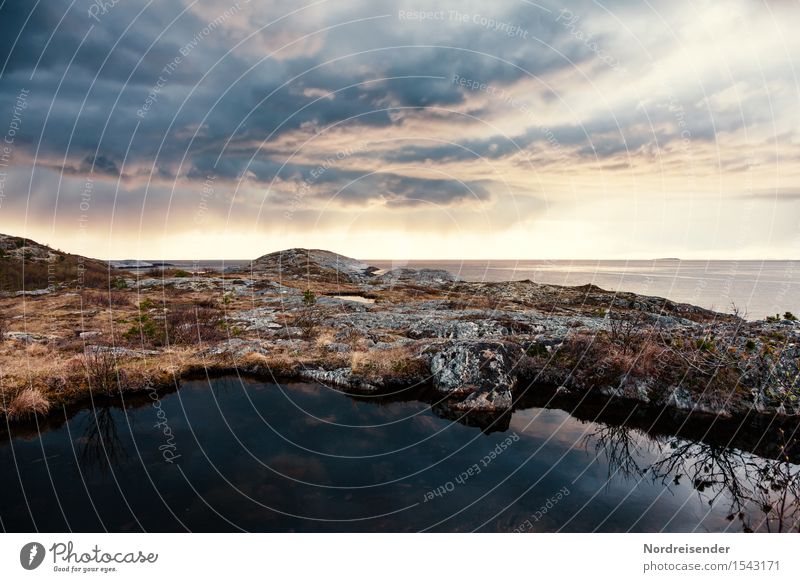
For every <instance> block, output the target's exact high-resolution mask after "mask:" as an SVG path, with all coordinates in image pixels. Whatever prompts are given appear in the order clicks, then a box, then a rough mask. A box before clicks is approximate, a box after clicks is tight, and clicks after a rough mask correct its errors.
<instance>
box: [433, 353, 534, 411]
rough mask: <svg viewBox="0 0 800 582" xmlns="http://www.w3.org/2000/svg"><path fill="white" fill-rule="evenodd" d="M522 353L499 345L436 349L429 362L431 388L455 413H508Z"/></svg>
mask: <svg viewBox="0 0 800 582" xmlns="http://www.w3.org/2000/svg"><path fill="white" fill-rule="evenodd" d="M521 356H522V349H521V348H520V347H519V346H517V345H515V344H510V343H505V342H500V341H494V342H492V341H456V342H450V343H448V344H445V345H444V346H437V347H436V348H435V353H434V355H433V357H432V358H431V361H430V368H431V375H432V378H433V385H434V387H435V388H436V390H437V391H439V392H440V393H442V394H444V395H447V396H448V397H450V402H449V405H450V406H451V407H452V408H454V409H457V410H469V411H485V412H503V411H506V410H509V409H510V408H511V405H512V401H513V390H514V387H515V386H516V383H517V377H516V374H515V373H514V367H515V365H516V363H517V362H518V361H519V359H520V358H521Z"/></svg>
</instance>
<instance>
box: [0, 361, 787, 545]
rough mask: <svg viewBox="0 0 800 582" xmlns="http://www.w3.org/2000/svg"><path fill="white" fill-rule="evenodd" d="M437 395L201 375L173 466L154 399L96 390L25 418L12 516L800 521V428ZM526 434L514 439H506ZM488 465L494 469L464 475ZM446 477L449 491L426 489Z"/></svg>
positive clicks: (548, 524)
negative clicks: (92, 397) (464, 407)
mask: <svg viewBox="0 0 800 582" xmlns="http://www.w3.org/2000/svg"><path fill="white" fill-rule="evenodd" d="M556 396H557V395H556ZM435 403H436V401H435V400H434V399H432V398H429V399H427V400H426V395H425V394H424V393H410V392H403V393H398V394H395V395H394V396H391V397H377V396H370V397H352V396H348V395H345V394H342V393H341V392H338V391H336V390H333V389H331V388H329V387H324V386H321V385H318V384H310V383H289V384H285V385H276V384H271V383H267V382H259V381H255V380H249V379H246V378H244V379H240V378H237V377H233V376H232V377H228V378H218V379H212V380H210V381H209V380H207V379H203V380H198V381H190V382H186V383H185V384H184V385H183V387H182V388H181V389H180V390H179V391H178V392H174V393H162V394H161V395H160V410H163V412H164V414H165V415H166V418H167V419H168V421H169V425H170V428H171V430H172V431H174V441H175V444H176V446H177V447H178V450H179V453H180V455H181V457H180V460H179V462H178V463H175V464H172V463H169V462H165V460H164V457H163V455H162V451H161V449H160V448H159V447H162V446H163V444H164V435H163V433H162V432H161V431H160V430H156V429H155V428H154V423H155V422H156V421H157V420H158V419H157V417H156V410H155V409H154V407H153V400H152V399H151V398H149V397H148V396H147V395H142V396H141V397H140V398H138V399H137V398H126V401H125V403H124V405H123V403H122V402H114V401H109V402H96V404H97V406H96V407H95V408H93V409H85V408H84V409H81V408H76V409H74V410H72V411H69V412H68V413H67V414H65V415H63V416H61V417H60V419H59V418H58V417H57V416H54V417H52V418H48V419H47V420H44V421H42V422H41V423H39V424H38V425H37V424H35V423H33V424H31V425H29V426H22V425H19V426H14V427H11V429H10V430H8V434H6V436H5V438H3V439H2V441H0V473H2V474H6V475H15V476H16V477H15V478H14V479H6V480H0V498H2V499H3V500H4V503H3V506H2V507H0V512H2V521H3V525H4V527H5V528H6V529H7V530H9V531H34V530H36V529H39V530H48V531H102V530H103V529H108V530H110V531H138V530H145V531H183V530H185V529H189V530H192V531H237V530H239V529H244V530H248V531H418V530H433V531H471V530H479V531H515V530H519V529H520V526H521V524H523V523H526V522H531V530H535V531H726V530H727V531H741V530H744V531H773V532H775V531H797V530H798V521H800V504H799V503H798V498H799V495H800V491H798V487H800V483H799V480H800V466H799V465H798V460H800V446H798V443H797V439H796V438H795V432H794V430H792V429H791V427H790V426H788V425H779V424H777V422H773V423H767V425H761V424H759V423H758V420H757V419H749V420H747V421H746V422H745V421H738V420H737V421H729V422H726V421H722V420H718V419H716V420H709V419H708V418H707V417H706V418H702V417H694V416H689V417H687V416H686V415H683V416H680V415H673V416H670V415H669V414H667V413H666V411H656V412H655V413H654V411H652V410H647V409H645V408H640V407H637V406H631V405H628V404H625V403H624V402H619V401H612V402H610V403H609V402H608V401H607V400H603V401H599V402H591V401H589V400H582V401H580V402H577V403H576V402H574V401H569V400H563V399H562V400H560V399H559V398H558V397H555V396H554V395H553V393H552V392H550V393H548V392H547V391H546V390H539V389H536V390H532V391H531V392H530V394H525V395H524V397H523V398H522V399H521V401H520V402H519V403H518V406H517V407H516V409H515V410H514V411H513V414H509V415H506V416H504V417H503V418H502V419H499V420H500V422H496V421H497V420H498V419H494V421H493V424H488V425H485V426H479V427H477V428H476V427H473V426H466V425H465V424H462V423H460V422H453V419H452V418H450V417H447V418H443V416H447V414H446V411H444V412H443V411H441V410H439V409H438V408H437V407H435V406H433V405H435ZM456 420H460V419H458V418H456ZM511 435H517V438H515V439H514V440H513V444H511V445H508V446H505V447H503V446H500V448H498V446H499V445H501V443H502V442H503V441H505V440H506V439H507V438H508V437H509V436H511ZM498 450H499V451H501V452H500V453H497V451H498ZM493 451H494V453H493ZM487 458H488V459H490V460H491V462H486V463H484V462H483V461H482V460H485V459H487ZM476 464H478V466H479V467H480V469H481V470H480V472H474V473H473V474H470V475H469V478H464V479H461V480H460V481H459V479H460V478H461V477H462V476H463V475H464V473H465V471H469V469H470V468H471V467H474V466H475V465H476ZM110 471H113V479H114V484H113V486H111V487H110V486H109V481H110V478H109V472H110ZM449 483H453V484H454V485H453V486H452V487H448V486H447V484H449ZM442 486H445V491H446V495H442V496H441V497H436V498H435V500H434V501H430V500H429V501H425V500H426V496H429V493H430V492H431V491H436V490H437V489H441V487H442ZM565 488H566V489H565ZM567 489H568V490H569V495H567V496H566V497H564V498H562V499H559V500H558V503H556V504H553V503H551V504H550V505H551V506H552V507H547V502H548V500H551V499H552V498H553V496H554V495H555V494H556V493H557V492H558V491H561V490H567ZM543 506H545V507H547V512H543V511H542V507H543ZM532 516H539V519H538V520H537V519H536V518H535V517H532Z"/></svg>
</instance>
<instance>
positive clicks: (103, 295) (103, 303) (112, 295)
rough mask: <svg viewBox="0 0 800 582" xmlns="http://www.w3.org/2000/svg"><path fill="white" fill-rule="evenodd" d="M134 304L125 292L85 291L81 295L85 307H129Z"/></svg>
mask: <svg viewBox="0 0 800 582" xmlns="http://www.w3.org/2000/svg"><path fill="white" fill-rule="evenodd" d="M132 304H133V302H132V301H131V298H130V295H129V294H127V293H125V292H124V291H116V290H111V291H83V292H82V293H81V305H82V306H83V307H127V306H129V305H132Z"/></svg>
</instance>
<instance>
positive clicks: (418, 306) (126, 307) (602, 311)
mask: <svg viewBox="0 0 800 582" xmlns="http://www.w3.org/2000/svg"><path fill="white" fill-rule="evenodd" d="M108 281H109V282H112V283H113V285H111V286H110V287H111V288H108V286H107V287H106V288H105V289H102V290H89V289H86V288H78V287H76V285H75V282H74V281H63V282H62V283H61V284H60V285H56V286H51V287H50V288H48V289H46V290H44V291H40V292H39V293H36V294H29V293H25V294H22V295H18V294H16V293H8V294H6V296H5V297H3V298H2V299H0V309H2V313H3V314H4V315H3V317H2V320H0V336H1V337H2V342H0V365H2V376H3V377H2V383H1V384H0V390H1V391H2V400H0V407H1V410H2V414H3V415H5V416H7V417H8V418H9V419H10V420H12V421H15V420H21V419H26V418H30V417H31V415H36V414H39V415H46V414H48V413H52V412H54V411H55V410H57V409H58V408H59V407H60V405H62V404H68V403H74V402H76V401H80V400H81V399H85V398H88V396H89V395H90V394H103V395H107V396H114V395H119V394H120V393H122V394H125V393H133V392H137V391H142V390H146V389H152V388H153V387H154V386H156V387H158V386H168V385H169V386H175V385H177V384H179V383H180V380H181V378H183V377H185V376H186V375H188V374H195V373H198V372H202V373H222V372H230V371H232V370H236V371H239V372H243V373H248V374H256V375H259V376H262V377H267V378H274V379H276V380H280V379H288V378H303V379H308V380H313V381H316V382H321V383H323V384H326V385H329V386H331V387H335V388H336V389H339V390H343V391H348V392H353V393H358V394H376V395H377V394H381V395H391V394H397V393H402V392H404V391H413V390H419V389H422V388H424V389H425V391H426V393H427V394H429V396H428V398H429V399H430V401H431V404H432V405H433V407H434V410H436V411H437V412H438V413H439V414H441V415H444V416H447V417H448V418H453V419H454V420H458V421H461V422H465V423H471V424H478V425H480V426H484V427H490V426H492V425H493V423H497V422H499V420H498V419H501V418H502V417H503V416H504V415H507V414H508V413H509V412H510V411H511V410H513V408H514V407H515V403H516V402H517V401H518V400H519V398H520V397H521V396H522V395H523V394H525V393H528V394H529V393H530V392H531V391H536V390H537V389H542V390H545V388H544V387H547V389H548V390H550V391H551V392H552V393H554V394H556V395H558V397H559V398H562V399H563V398H575V399H580V398H583V397H585V396H591V397H593V398H595V397H603V398H607V399H609V401H611V400H613V399H621V400H625V401H626V402H629V403H630V402H634V403H638V404H641V405H643V406H647V407H653V408H654V409H656V408H661V409H673V410H680V411H683V412H691V413H693V414H695V413H697V414H708V415H715V416H718V417H723V418H732V417H738V416H743V415H749V414H757V415H765V416H770V415H771V416H774V415H778V416H780V417H782V418H789V417H796V416H798V414H800V403H798V395H800V386H798V358H800V342H799V341H798V340H800V325H798V322H797V321H796V320H795V319H794V317H793V316H792V314H790V313H787V314H785V316H783V317H778V318H773V319H772V320H770V321H757V322H748V321H745V320H744V319H742V318H740V317H738V316H736V315H730V314H721V313H716V312H712V311H708V310H705V309H702V308H699V307H695V306H691V305H686V304H678V303H674V302H671V301H668V300H665V299H662V298H658V297H645V296H640V295H634V294H627V293H622V294H620V293H611V292H607V291H604V290H602V289H599V288H597V287H594V286H582V287H559V286H553V285H539V284H535V283H532V282H529V281H520V282H509V283H469V282H464V281H459V280H457V278H456V277H454V276H452V275H451V274H449V273H447V272H444V271H436V270H424V269H423V270H413V269H407V268H404V269H398V270H395V271H388V272H383V271H380V270H378V269H376V268H374V267H371V266H369V265H367V264H364V263H362V262H359V261H355V260H353V259H349V258H347V257H343V256H341V255H336V254H334V253H330V252H327V251H317V250H306V249H291V250H288V251H283V252H280V253H273V254H270V255H265V256H264V257H261V258H259V259H257V260H255V261H253V262H252V264H251V265H250V266H249V267H248V268H244V269H242V270H240V271H239V272H224V273H186V272H175V271H174V270H171V269H169V268H167V267H162V268H160V269H154V270H151V271H147V272H144V271H142V270H138V271H137V270H124V271H119V272H114V273H112V274H110V275H109V278H108ZM540 387H542V388H540Z"/></svg>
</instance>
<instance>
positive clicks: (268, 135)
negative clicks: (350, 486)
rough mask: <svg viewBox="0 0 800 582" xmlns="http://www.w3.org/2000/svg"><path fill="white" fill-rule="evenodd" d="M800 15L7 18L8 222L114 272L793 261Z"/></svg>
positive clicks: (152, 6) (356, 10) (668, 10)
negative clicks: (337, 258) (276, 260)
mask: <svg viewBox="0 0 800 582" xmlns="http://www.w3.org/2000/svg"><path fill="white" fill-rule="evenodd" d="M798 15H800V11H799V10H798V9H797V8H796V7H795V6H794V5H791V4H789V3H778V2H773V3H761V2H750V1H741V0H740V1H738V2H733V3H726V5H725V6H724V7H720V6H718V5H717V4H715V3H712V2H700V3H698V2H691V3H689V2H686V3H683V2H678V3H673V4H670V5H669V6H664V7H660V8H658V11H656V9H655V8H654V7H649V6H647V5H640V4H639V3H631V2H626V1H621V0H620V1H615V2H610V3H605V4H596V3H594V2H588V1H587V2H578V3H569V6H568V8H567V7H563V6H561V5H559V4H553V3H542V4H539V3H533V2H528V1H523V0H519V1H516V0H507V1H503V2H498V3H492V4H490V5H487V4H486V3H482V2H455V1H453V2H433V3H424V2H404V1H402V0H395V1H391V2H387V1H379V2H375V1H366V0H364V1H362V2H347V3H336V2H333V1H320V0H318V1H316V2H310V3H308V4H306V5H298V4H296V3H291V2H269V3H262V2H257V1H256V0H253V1H251V2H248V1H246V0H239V1H238V2H225V1H209V0H197V1H190V0H183V1H181V0H163V1H159V2H149V3H147V4H143V3H133V2H125V1H123V0H119V1H117V2H105V3H103V2H94V1H92V2H90V1H89V0H76V1H75V2H72V1H71V0H70V1H68V0H49V1H48V2H39V3H27V2H21V1H16V2H6V3H4V4H3V5H2V8H0V63H2V65H1V66H2V68H0V97H1V98H2V99H0V122H3V123H2V125H0V131H1V132H3V133H4V134H5V138H6V139H5V141H4V143H5V147H6V150H5V153H4V154H3V156H4V157H3V160H5V161H4V162H3V164H2V165H0V171H2V172H3V174H2V181H1V182H0V187H2V190H0V196H2V198H0V230H1V231H9V232H15V233H19V232H20V231H22V230H24V231H25V232H26V233H27V234H28V235H30V236H34V237H38V238H45V239H46V240H49V241H51V242H54V243H58V244H62V245H63V246H68V245H73V246H70V248H74V247H78V249H77V250H81V251H83V252H87V253H89V254H96V255H97V254H100V255H102V254H105V255H107V256H111V255H114V256H131V255H132V254H139V255H145V254H146V255H148V256H150V257H157V256H170V257H173V258H177V257H181V256H185V257H188V256H203V255H205V256H210V255H209V253H212V254H213V255H214V256H227V257H233V256H237V257H243V256H244V257H246V256H251V255H258V254H261V253H262V252H266V251H268V250H273V249H274V248H279V247H285V246H290V245H291V244H301V245H303V246H312V245H313V246H328V247H335V250H340V251H343V252H348V253H350V254H354V255H358V256H361V257H377V256H385V257H387V256H392V254H393V253H396V252H401V253H407V254H410V255H414V256H416V257H420V258H434V257H446V256H449V257H455V256H459V257H462V258H470V257H472V256H475V257H478V256H484V257H485V256H490V257H494V258H502V257H528V258H534V257H540V256H548V257H553V256H566V257H569V256H581V257H587V256H601V257H602V256H615V257H617V256H651V255H675V254H682V255H684V256H691V255H695V256H707V257H715V256H720V257H725V256H773V257H792V256H796V253H797V250H798V240H797V238H796V236H795V233H796V232H797V231H798V222H797V220H795V218H796V217H797V216H798V210H800V205H798V197H797V195H796V193H797V191H798V189H800V175H798V174H799V172H798V161H797V157H798V156H797V153H796V151H797V148H796V145H797V142H798V128H797V123H796V109H797V106H796V105H797V101H798V97H799V96H800V82H798V77H797V74H796V71H795V63H794V59H795V57H797V56H800V40H798V37H797V35H796V34H795V33H794V31H793V30H792V25H791V23H792V22H796V18H797V16H798ZM793 19H795V20H793ZM0 153H3V150H0ZM687 201H688V202H687ZM653 222H656V223H657V224H658V228H656V229H653V228H652V227H650V228H644V229H643V228H642V225H643V224H650V225H651V226H652V223H653ZM87 225H88V226H87ZM687 225H688V226H689V227H690V229H689V231H687V230H686V227H687ZM701 230H702V232H700V231H701ZM620 231H622V232H623V233H625V232H626V231H627V233H628V235H629V236H628V237H627V238H626V237H625V236H621V235H620ZM676 233H680V235H676ZM737 233H739V234H737ZM741 233H744V234H741ZM558 235H561V236H563V237H565V238H567V237H568V238H569V240H564V241H562V242H561V243H559V245H554V244H552V240H553V236H558ZM408 238H414V239H415V241H414V242H409V241H408ZM214 241H215V242H214ZM221 241H224V244H223V242H221ZM98 245H99V247H98ZM398 258H399V257H398ZM405 258H408V257H405Z"/></svg>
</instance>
